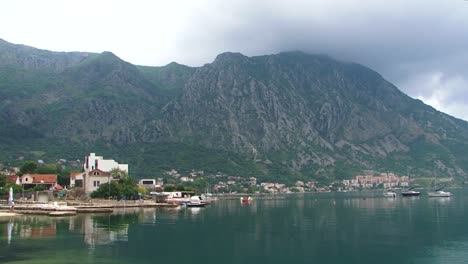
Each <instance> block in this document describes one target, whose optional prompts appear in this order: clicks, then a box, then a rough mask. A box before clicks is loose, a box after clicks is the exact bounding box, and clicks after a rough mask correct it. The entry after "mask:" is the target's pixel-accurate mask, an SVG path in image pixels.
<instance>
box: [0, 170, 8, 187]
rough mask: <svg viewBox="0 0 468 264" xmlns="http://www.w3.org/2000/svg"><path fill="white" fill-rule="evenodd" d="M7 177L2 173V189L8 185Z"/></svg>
mask: <svg viewBox="0 0 468 264" xmlns="http://www.w3.org/2000/svg"><path fill="white" fill-rule="evenodd" d="M6 179H7V177H6V175H4V174H1V173H0V187H5V185H6Z"/></svg>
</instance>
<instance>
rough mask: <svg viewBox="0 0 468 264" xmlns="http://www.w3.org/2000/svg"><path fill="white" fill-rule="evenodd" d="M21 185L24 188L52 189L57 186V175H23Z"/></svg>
mask: <svg viewBox="0 0 468 264" xmlns="http://www.w3.org/2000/svg"><path fill="white" fill-rule="evenodd" d="M21 184H22V185H23V187H25V188H27V187H35V186H36V185H44V186H45V187H47V188H53V187H54V186H55V184H57V174H24V175H23V176H21Z"/></svg>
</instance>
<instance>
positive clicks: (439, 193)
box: [427, 189, 452, 197]
mask: <svg viewBox="0 0 468 264" xmlns="http://www.w3.org/2000/svg"><path fill="white" fill-rule="evenodd" d="M427 196H429V197H450V196H452V193H451V192H446V191H442V189H437V190H435V191H433V192H428V193H427Z"/></svg>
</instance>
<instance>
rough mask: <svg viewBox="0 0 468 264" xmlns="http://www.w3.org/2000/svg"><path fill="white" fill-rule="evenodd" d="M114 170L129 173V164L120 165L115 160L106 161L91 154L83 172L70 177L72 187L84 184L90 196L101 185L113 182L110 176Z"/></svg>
mask: <svg viewBox="0 0 468 264" xmlns="http://www.w3.org/2000/svg"><path fill="white" fill-rule="evenodd" d="M113 169H119V170H121V171H124V172H126V173H128V164H119V163H118V162H116V161H115V160H113V159H104V157H102V156H96V154H95V153H90V154H89V155H88V156H86V157H85V160H84V163H83V172H81V173H73V174H71V175H70V186H71V187H73V186H79V185H80V184H82V187H83V189H84V191H85V193H86V194H90V193H92V192H93V191H95V190H97V189H98V188H99V186H100V185H101V184H104V183H108V182H110V181H112V180H113V178H112V175H111V174H110V172H111V171H112V170H113Z"/></svg>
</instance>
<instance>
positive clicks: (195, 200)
mask: <svg viewBox="0 0 468 264" xmlns="http://www.w3.org/2000/svg"><path fill="white" fill-rule="evenodd" d="M185 205H186V206H187V207H205V205H206V202H204V201H203V199H202V198H201V197H200V196H192V197H190V201H188V202H186V203H185Z"/></svg>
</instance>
